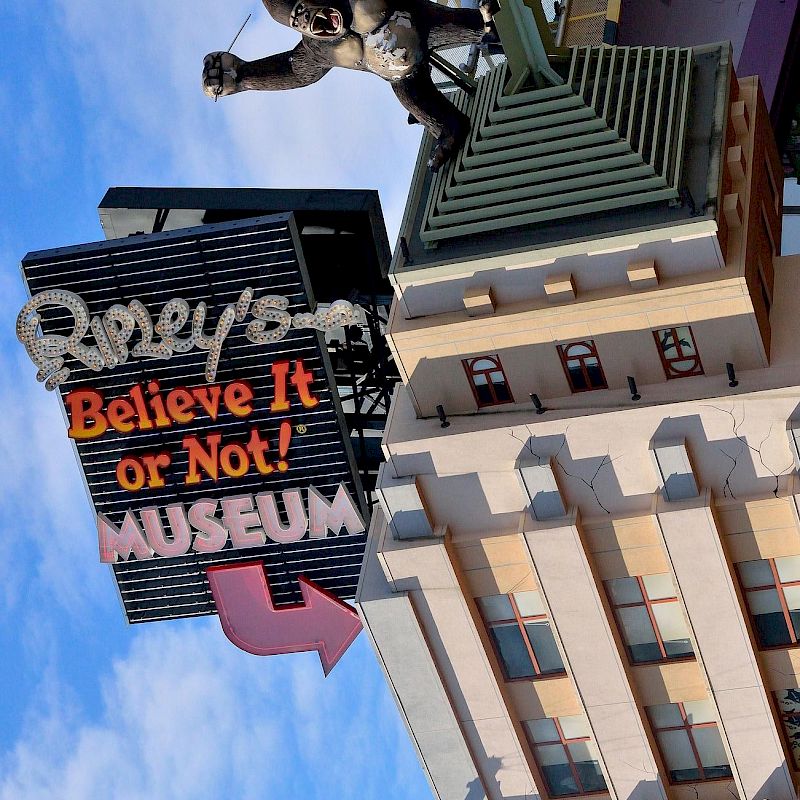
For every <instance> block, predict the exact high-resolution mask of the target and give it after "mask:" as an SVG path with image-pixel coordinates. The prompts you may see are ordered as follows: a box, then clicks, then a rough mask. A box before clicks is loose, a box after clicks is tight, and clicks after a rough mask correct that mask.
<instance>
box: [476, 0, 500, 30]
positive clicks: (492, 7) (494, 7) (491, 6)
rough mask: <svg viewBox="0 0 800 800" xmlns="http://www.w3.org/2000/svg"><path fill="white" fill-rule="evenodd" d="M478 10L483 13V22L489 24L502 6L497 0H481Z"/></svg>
mask: <svg viewBox="0 0 800 800" xmlns="http://www.w3.org/2000/svg"><path fill="white" fill-rule="evenodd" d="M478 10H479V11H480V12H481V16H482V17H483V21H484V22H485V23H487V24H488V23H489V22H491V21H492V17H493V16H494V15H495V14H496V13H497V12H498V11H499V10H500V4H499V3H498V2H497V0H481V2H480V3H479V4H478Z"/></svg>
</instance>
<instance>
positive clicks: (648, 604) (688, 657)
mask: <svg viewBox="0 0 800 800" xmlns="http://www.w3.org/2000/svg"><path fill="white" fill-rule="evenodd" d="M653 574H657V575H660V574H669V573H653ZM622 577H629V578H635V580H636V583H637V584H638V585H639V591H640V592H641V595H642V602H641V603H619V604H615V603H614V598H613V597H612V595H611V589H610V588H609V586H608V581H604V582H603V586H604V588H605V590H606V596H607V597H608V602H609V603H610V604H611V609H612V611H613V612H614V619H615V621H616V623H617V628H618V629H619V631H620V635H621V636H622V641H623V642H624V644H625V650H626V652H627V655H628V662H629V663H630V665H631V666H632V667H638V666H641V665H644V664H668V663H673V662H675V661H696V660H697V656H696V655H695V653H694V642H692V653H691V654H689V653H685V654H683V655H679V656H670V655H668V654H667V649H666V647H665V646H664V638H663V636H662V635H661V630H660V629H659V627H658V621H657V620H656V617H655V614H654V613H653V608H652V607H653V606H654V605H660V604H662V603H677V604H678V605H679V606H680V610H681V613H682V614H684V622H686V619H685V613H684V610H683V604H682V603H681V600H680V598H679V597H678V594H677V590H676V592H675V595H674V597H661V598H659V599H657V600H651V599H650V597H649V596H648V594H647V587H646V586H645V583H644V580H643V578H644V576H643V575H628V576H622ZM670 577H672V576H671V575H670ZM674 585H675V581H674V579H673V586H674ZM638 606H644V607H645V610H646V611H647V617H648V619H649V620H650V624H651V625H652V626H653V633H654V634H655V637H656V644H657V645H658V650H659V652H660V653H661V658H655V659H649V660H648V661H634V660H633V656H632V654H631V651H630V645H629V644H628V643H627V637H626V635H625V626H624V625H623V624H622V622H620V618H619V615H618V614H617V610H618V609H620V608H636V607H638ZM686 628H687V630H689V633H691V629H690V628H689V625H688V624H687V625H686Z"/></svg>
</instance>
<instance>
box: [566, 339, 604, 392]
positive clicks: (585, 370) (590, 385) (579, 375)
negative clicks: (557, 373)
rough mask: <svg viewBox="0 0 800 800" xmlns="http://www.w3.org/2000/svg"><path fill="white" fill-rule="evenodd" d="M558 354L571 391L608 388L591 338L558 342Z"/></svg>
mask: <svg viewBox="0 0 800 800" xmlns="http://www.w3.org/2000/svg"><path fill="white" fill-rule="evenodd" d="M558 354H559V355H560V356H561V364H562V366H563V367H564V372H565V373H566V376H567V380H568V381H569V388H570V389H572V391H573V392H589V391H591V390H592V389H608V384H607V383H606V376H605V375H604V374H603V367H602V365H601V364H600V357H599V356H598V355H597V348H596V347H595V344H594V340H593V339H586V340H584V341H582V342H572V343H570V344H560V345H559V346H558Z"/></svg>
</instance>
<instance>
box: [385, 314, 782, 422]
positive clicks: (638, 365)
mask: <svg viewBox="0 0 800 800" xmlns="http://www.w3.org/2000/svg"><path fill="white" fill-rule="evenodd" d="M579 305H580V304H576V306H575V310H574V311H573V312H572V314H571V315H570V319H573V320H574V321H575V323H576V325H578V328H579V329H585V331H586V334H585V335H584V338H583V339H581V338H580V337H576V336H574V335H573V336H572V337H570V338H569V339H561V338H559V336H558V334H559V328H558V327H557V326H553V327H549V328H545V329H543V330H541V331H539V333H540V334H542V335H546V336H547V337H548V341H545V342H540V343H531V344H521V345H517V346H513V347H509V346H506V347H503V346H502V344H503V341H504V336H503V335H502V334H501V332H496V333H494V334H492V329H491V328H488V326H489V325H495V326H500V325H501V324H502V326H503V330H506V329H508V328H510V326H511V325H512V324H513V322H514V320H515V319H516V317H517V316H518V315H516V314H513V313H509V314H507V315H498V316H497V317H489V318H486V321H483V320H476V322H475V323H474V325H473V326H471V327H470V328H469V329H468V330H464V331H460V330H453V331H448V330H446V329H445V330H442V331H440V332H439V333H441V334H442V337H446V343H443V344H438V345H434V346H432V347H429V348H428V349H427V350H426V351H425V352H427V353H431V354H433V353H436V352H437V351H438V353H441V355H436V356H435V357H431V356H430V355H425V356H422V357H421V358H419V360H418V361H416V362H414V361H413V356H414V351H411V352H409V354H408V356H407V357H406V358H405V359H404V360H405V361H406V364H405V366H406V369H407V370H409V371H410V372H411V375H410V381H409V383H410V386H411V389H412V391H413V394H414V397H415V398H416V400H417V402H418V403H419V407H420V412H421V414H422V415H423V416H424V417H430V418H433V417H435V416H436V405H437V404H442V405H443V406H444V409H445V411H446V412H447V414H448V415H449V416H455V415H461V414H476V413H482V412H481V411H480V410H479V409H478V401H477V398H476V396H475V393H474V389H473V388H471V386H470V379H469V378H468V377H467V372H466V370H465V366H464V361H465V360H468V359H472V358H477V357H479V356H492V357H497V358H499V361H500V364H501V366H502V371H503V374H504V380H505V383H506V389H507V391H508V392H509V393H510V395H511V396H512V398H513V401H514V402H515V403H517V404H527V403H528V397H529V394H530V393H531V392H536V393H537V394H538V395H539V397H540V398H541V400H542V402H543V403H544V404H545V405H547V406H549V407H550V408H551V409H559V408H563V409H576V408H584V407H586V406H592V407H593V404H594V403H597V404H598V407H604V406H608V407H614V406H615V404H617V403H618V402H619V398H618V397H617V398H616V399H614V397H613V396H610V395H609V391H608V390H611V391H625V392H627V389H628V382H627V376H628V375H632V376H634V377H635V379H636V383H637V385H638V388H639V393H640V394H641V395H642V396H643V397H644V398H646V399H648V400H650V401H656V402H673V401H680V400H681V399H682V398H683V397H685V396H686V393H692V392H693V391H695V390H693V389H692V388H691V386H692V383H691V381H689V382H684V380H668V379H667V378H666V376H665V374H664V366H663V364H662V358H661V355H660V348H659V345H658V343H657V341H656V339H655V338H654V336H653V334H654V331H658V330H659V329H658V328H656V329H653V328H635V329H631V330H623V331H615V332H610V333H600V334H592V333H591V327H592V326H591V323H590V322H586V321H585V319H583V318H580V319H575V317H577V316H578V313H579V312H578V306H579ZM573 315H574V316H573ZM644 316H645V315H642V317H644ZM753 321H754V316H753V314H735V315H728V316H719V317H711V318H708V319H703V320H695V321H693V322H692V323H691V325H690V326H686V327H688V328H689V330H690V331H691V338H692V339H693V342H694V346H695V347H696V352H697V358H698V368H699V369H700V370H701V373H700V374H699V375H697V376H696V377H693V378H692V380H698V381H705V385H706V386H708V387H709V389H708V393H709V394H712V393H724V390H725V387H727V384H728V381H727V379H726V367H725V365H726V363H727V362H731V363H733V364H735V365H736V370H737V372H740V373H743V372H745V371H747V370H751V369H761V368H762V367H763V366H764V364H763V359H762V347H763V346H764V344H763V342H759V334H758V333H755V332H754V331H755V328H754V325H753ZM784 322H785V323H786V324H789V325H790V327H791V329H792V330H794V328H795V324H796V323H795V322H794V321H793V320H788V319H787V320H784ZM519 324H520V325H521V324H522V322H520V323H519ZM483 326H487V327H483ZM571 328H572V330H574V329H575V325H573V326H571ZM681 329H683V326H681ZM661 330H667V329H666V328H665V329H661ZM490 335H491V336H492V338H491V339H490V338H489V336H490ZM683 335H684V334H681V336H683ZM785 335H788V334H787V333H786V332H784V333H782V334H781V336H785ZM514 336H515V338H517V340H518V339H519V333H516V334H514ZM466 337H469V338H466ZM577 341H592V342H593V343H594V346H595V348H596V351H597V356H598V358H599V362H600V367H601V370H602V378H603V381H604V382H605V384H606V385H607V387H608V390H606V389H602V388H597V389H596V390H595V391H588V392H578V393H573V392H572V391H571V390H570V386H569V383H568V381H567V377H566V375H565V372H564V366H563V365H562V360H561V356H560V355H559V351H558V345H559V344H567V343H574V342H577ZM490 342H491V343H492V344H490ZM495 342H496V344H495ZM399 347H400V350H401V352H403V347H404V345H403V344H402V343H401V344H400V345H399ZM471 347H476V348H479V349H477V350H470V349H469V348H471ZM417 352H419V351H417ZM456 353H458V355H456ZM669 353H672V351H669ZM532 364H535V365H536V369H535V370H532V369H531V365H532ZM695 387H696V385H695ZM490 405H491V404H490ZM484 413H485V412H484Z"/></svg>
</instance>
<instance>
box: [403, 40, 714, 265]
mask: <svg viewBox="0 0 800 800" xmlns="http://www.w3.org/2000/svg"><path fill="white" fill-rule="evenodd" d="M555 66H556V68H557V69H560V70H561V71H562V74H563V83H561V84H556V85H550V86H544V87H537V88H531V87H523V88H522V89H521V90H519V91H517V92H516V93H512V92H510V91H509V79H510V77H513V76H510V75H509V71H510V67H509V64H508V63H505V64H501V65H498V66H497V67H496V68H494V69H493V70H491V71H489V72H488V73H487V74H486V75H485V76H483V77H481V78H479V79H478V81H477V84H478V86H477V90H476V92H475V93H474V94H468V93H466V92H464V91H460V92H459V93H458V94H457V96H456V98H455V101H456V103H457V105H458V106H459V107H460V108H461V109H462V110H463V111H464V112H465V113H467V114H468V115H469V117H470V119H471V122H472V131H471V135H470V138H469V139H468V141H467V143H466V144H465V146H464V148H463V149H462V150H461V152H460V153H459V154H458V156H457V158H455V159H453V161H452V162H451V163H450V164H449V165H447V167H446V168H444V169H443V170H441V171H440V173H438V174H436V175H434V176H431V175H430V173H429V172H428V171H427V170H426V168H425V162H426V159H427V151H428V148H429V146H430V145H429V143H428V142H425V143H423V147H422V152H421V154H420V159H419V162H418V164H417V170H416V173H415V181H414V185H413V187H412V192H411V194H410V196H409V202H408V206H407V209H406V217H405V220H404V225H403V229H402V233H401V235H402V236H403V237H404V239H405V245H404V247H403V248H402V249H401V251H400V252H399V253H398V254H396V255H395V262H394V270H393V271H394V273H395V274H398V273H401V272H402V273H406V272H408V271H411V270H414V269H422V268H429V267H432V266H435V265H436V264H441V263H451V262H453V261H456V260H465V259H469V258H470V257H476V258H477V257H481V256H486V255H497V254H501V253H503V252H515V251H521V250H535V249H537V248H542V247H546V246H552V245H554V244H556V243H561V242H569V241H580V240H587V239H597V238H602V237H604V236H611V235H616V234H619V233H623V232H632V231H635V230H641V229H653V228H657V227H667V226H674V225H675V224H679V223H681V222H682V221H688V220H694V219H696V218H697V217H698V216H703V215H705V216H708V217H710V218H714V217H715V215H716V211H717V193H718V177H719V159H720V144H721V137H722V131H723V128H724V117H723V116H722V114H721V112H720V111H719V108H721V107H724V106H720V105H719V104H718V98H719V97H720V95H723V99H725V97H726V96H727V94H726V93H727V92H728V90H729V82H730V48H729V47H728V46H727V45H712V46H707V47H702V48H666V47H664V48H652V47H649V48H628V47H610V48H609V47H581V48H573V49H572V51H571V58H570V59H569V61H568V62H566V63H565V64H563V65H555Z"/></svg>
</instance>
